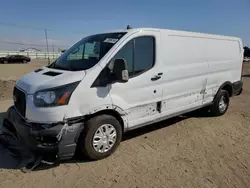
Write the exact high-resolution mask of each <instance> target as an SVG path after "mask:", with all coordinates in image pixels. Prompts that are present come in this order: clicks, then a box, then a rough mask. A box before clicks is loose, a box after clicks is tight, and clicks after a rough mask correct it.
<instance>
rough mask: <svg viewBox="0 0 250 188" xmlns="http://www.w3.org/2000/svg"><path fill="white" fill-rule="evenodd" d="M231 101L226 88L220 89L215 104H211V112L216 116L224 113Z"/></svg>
mask: <svg viewBox="0 0 250 188" xmlns="http://www.w3.org/2000/svg"><path fill="white" fill-rule="evenodd" d="M229 102H230V97H229V93H228V92H227V91H226V90H220V91H219V93H218V95H217V97H216V99H215V101H214V103H213V105H212V106H211V109H210V112H211V113H212V114H213V115H214V116H222V115H224V114H225V113H226V112H227V109H228V106H229Z"/></svg>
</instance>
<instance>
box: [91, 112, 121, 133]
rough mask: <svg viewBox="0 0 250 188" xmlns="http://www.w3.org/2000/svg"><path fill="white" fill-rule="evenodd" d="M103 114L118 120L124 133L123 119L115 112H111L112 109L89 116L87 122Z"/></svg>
mask: <svg viewBox="0 0 250 188" xmlns="http://www.w3.org/2000/svg"><path fill="white" fill-rule="evenodd" d="M103 114H106V115H111V116H113V117H115V118H116V119H117V121H118V122H119V123H120V125H121V126H122V131H123V132H124V122H123V119H122V118H121V115H120V114H119V113H118V112H117V111H115V110H111V109H110V110H101V111H99V112H96V113H94V114H91V115H87V116H86V120H89V119H90V118H93V117H95V116H99V115H103Z"/></svg>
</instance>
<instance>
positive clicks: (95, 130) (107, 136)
mask: <svg viewBox="0 0 250 188" xmlns="http://www.w3.org/2000/svg"><path fill="white" fill-rule="evenodd" d="M121 139H122V127H121V125H120V123H119V122H118V120H117V119H116V118H115V117H113V116H110V115H100V116H96V117H94V118H91V119H89V120H88V121H87V122H86V124H85V127H84V130H83V132H82V133H81V135H80V137H79V144H78V148H79V150H80V154H81V155H84V156H85V157H87V158H88V159H90V160H100V159H103V158H106V157H108V156H110V155H111V154H113V153H114V152H115V150H116V149H117V147H118V146H119V144H120V142H121Z"/></svg>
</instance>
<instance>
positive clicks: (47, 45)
mask: <svg viewBox="0 0 250 188" xmlns="http://www.w3.org/2000/svg"><path fill="white" fill-rule="evenodd" d="M44 31H45V40H46V47H47V54H48V65H49V64H50V59H49V44H48V36H47V29H45V30H44Z"/></svg>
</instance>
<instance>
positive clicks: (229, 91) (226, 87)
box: [221, 84, 233, 97]
mask: <svg viewBox="0 0 250 188" xmlns="http://www.w3.org/2000/svg"><path fill="white" fill-rule="evenodd" d="M221 89H222V90H225V91H227V92H228V94H229V96H230V97H232V96H233V87H232V85H231V84H225V85H224V86H223V87H222V88H221Z"/></svg>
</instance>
